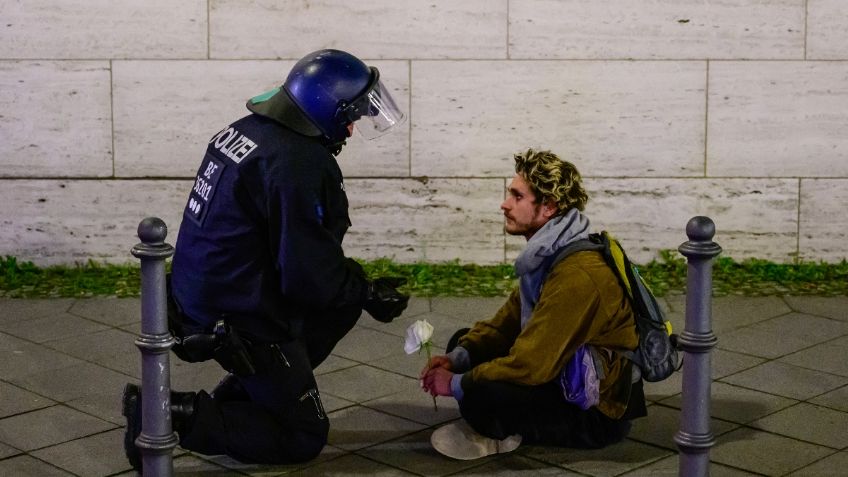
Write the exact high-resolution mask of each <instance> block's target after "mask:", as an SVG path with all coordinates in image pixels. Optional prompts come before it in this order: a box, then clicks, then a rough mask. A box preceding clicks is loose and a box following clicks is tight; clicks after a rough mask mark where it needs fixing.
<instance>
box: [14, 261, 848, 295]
mask: <svg viewBox="0 0 848 477" xmlns="http://www.w3.org/2000/svg"><path fill="white" fill-rule="evenodd" d="M360 263H361V264H362V266H363V268H364V269H365V271H366V273H367V274H368V276H369V277H378V276H400V277H404V278H406V280H407V284H406V285H405V286H404V288H403V289H404V290H405V291H407V292H408V293H410V294H412V295H415V296H506V295H508V294H509V292H510V291H511V290H512V289H513V288H514V287H515V285H516V277H515V273H514V271H513V267H512V265H485V266H484V265H473V264H461V263H459V262H446V263H413V264H400V263H396V262H393V261H391V260H388V259H379V260H371V261H365V260H361V261H360ZM686 269H687V265H686V261H685V259H684V258H683V257H682V256H680V254H679V253H677V251H664V252H662V253H661V256H660V259H659V260H654V261H652V262H650V263H648V264H645V265H640V266H639V272H640V273H641V274H642V276H643V277H644V278H645V281H646V282H647V283H648V285H649V286H650V287H651V289H652V290H653V291H654V293H655V294H656V295H657V296H664V295H666V294H680V293H685V290H686ZM140 286H141V280H140V273H139V266H138V264H128V265H107V264H98V263H95V262H88V263H85V264H77V265H73V266H51V267H37V266H35V265H33V264H32V263H31V262H19V261H18V260H17V259H16V258H15V257H8V256H7V257H2V258H0V297H7V298H48V297H89V296H117V297H135V296H138V295H139V292H140ZM713 294H714V295H715V296H722V295H744V296H764V295H816V296H837V295H848V262H846V261H845V260H843V261H842V262H839V263H824V262H803V263H796V264H778V263H774V262H769V261H767V260H759V259H747V260H744V261H741V262H737V261H735V260H733V259H730V258H724V257H720V258H718V259H717V260H715V262H714V263H713Z"/></svg>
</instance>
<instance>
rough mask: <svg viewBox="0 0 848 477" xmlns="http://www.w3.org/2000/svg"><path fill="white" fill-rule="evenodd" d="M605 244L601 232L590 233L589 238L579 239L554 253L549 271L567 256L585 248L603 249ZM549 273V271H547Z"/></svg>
mask: <svg viewBox="0 0 848 477" xmlns="http://www.w3.org/2000/svg"><path fill="white" fill-rule="evenodd" d="M603 249H604V244H603V242H601V236H600V235H599V234H589V238H585V239H581V240H577V241H575V242H571V243H570V244H568V245H566V246H565V247H563V248H561V249H560V250H559V252H557V254H556V255H554V258H553V260H551V263H550V265H548V272H550V271H551V269H552V268H554V266H556V264H558V263H559V262H561V261H563V260H564V259H565V257H567V256H569V255H571V254H573V253H577V252H583V251H585V250H603ZM545 273H546V275H547V272H545Z"/></svg>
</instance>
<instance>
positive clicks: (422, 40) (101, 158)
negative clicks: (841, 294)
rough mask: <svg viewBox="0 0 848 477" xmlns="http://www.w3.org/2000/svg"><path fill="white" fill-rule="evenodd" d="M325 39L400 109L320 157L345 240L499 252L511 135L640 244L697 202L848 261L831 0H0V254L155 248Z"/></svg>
mask: <svg viewBox="0 0 848 477" xmlns="http://www.w3.org/2000/svg"><path fill="white" fill-rule="evenodd" d="M326 47H331V48H341V49H345V50H348V51H351V52H353V53H354V54H356V55H358V56H360V57H361V58H363V59H365V60H366V61H367V62H368V63H369V64H373V65H375V66H377V67H379V68H380V71H381V74H382V75H383V77H384V79H385V81H386V83H387V84H388V85H389V86H391V87H392V88H393V90H394V94H395V96H396V98H397V99H399V102H400V106H401V107H402V108H403V109H404V110H405V111H406V112H407V113H408V117H409V120H408V121H407V122H406V123H405V124H404V125H403V127H402V128H401V129H400V130H399V131H396V132H394V133H392V134H390V135H388V136H384V137H382V138H379V139H377V140H375V141H364V140H362V139H361V138H359V137H354V138H353V139H352V140H351V141H350V144H349V145H348V146H347V147H346V149H345V151H344V152H343V153H342V155H341V156H340V164H341V166H342V169H343V171H344V173H345V175H346V188H347V191H348V195H349V198H350V202H351V215H352V221H353V228H352V229H351V230H350V233H349V235H348V237H347V238H346V240H345V248H346V250H347V252H348V254H349V255H352V256H356V257H362V258H376V257H384V256H385V257H393V258H395V259H396V260H398V261H402V262H412V261H435V262H438V261H444V260H453V259H459V260H460V261H462V262H474V263H481V264H491V263H500V262H504V261H511V260H512V259H514V257H515V256H516V254H517V253H518V251H519V250H520V249H521V247H522V246H523V239H519V238H515V237H508V236H505V235H504V233H503V230H502V223H503V221H502V216H501V214H500V211H499V209H498V206H499V204H500V202H501V200H502V198H503V190H504V187H505V186H506V184H507V183H508V181H509V178H510V177H511V176H512V159H511V158H512V154H514V153H516V152H519V151H522V150H524V149H526V148H527V147H535V148H546V149H551V150H553V151H554V152H556V153H558V154H560V155H561V156H562V157H564V158H566V159H568V160H571V161H572V162H574V163H575V164H576V165H577V166H578V168H579V169H580V170H581V172H582V173H583V175H584V176H585V181H586V186H587V188H588V190H589V192H590V196H591V199H590V202H589V205H588V209H587V213H588V214H589V216H590V218H591V219H592V222H593V227H594V228H595V229H597V230H601V229H607V230H611V231H613V232H614V233H616V234H617V235H618V236H619V237H620V238H621V239H622V241H623V242H624V244H625V246H626V247H627V249H628V250H630V253H631V255H632V256H633V258H634V259H635V260H636V261H638V262H646V261H648V260H650V259H651V258H654V257H656V256H657V252H658V251H659V250H661V249H668V248H676V247H677V246H678V245H679V244H680V243H682V242H683V241H685V240H686V237H685V233H684V227H685V224H686V221H687V220H688V219H689V218H690V217H692V216H694V215H708V216H710V217H712V218H713V219H714V221H715V222H716V226H717V231H718V233H717V236H716V241H717V242H719V243H720V244H721V245H722V247H723V248H724V250H725V255H727V256H731V257H734V258H737V259H743V258H747V257H758V258H764V259H770V260H775V261H778V262H790V261H792V260H795V259H796V258H800V259H803V260H825V261H838V260H841V259H844V258H846V257H848V240H846V238H848V233H846V230H848V214H846V210H848V2H846V1H844V0H769V1H763V0H723V1H721V2H715V1H708V0H596V1H592V2H587V1H584V0H464V1H455V0H429V1H419V0H360V1H357V2H350V1H343V0H276V1H273V0H253V1H246V0H179V1H177V0H145V1H144V2H139V1H132V0H84V1H83V0H63V1H59V0H53V1H50V0H27V1H20V0H0V255H13V256H16V257H18V258H19V259H24V260H32V261H34V262H36V263H37V264H42V265H47V264H56V263H73V262H80V261H86V260H88V259H93V260H96V261H99V262H118V263H120V262H131V261H134V259H133V258H132V257H131V256H130V254H129V249H130V247H132V246H133V245H134V244H135V243H137V241H138V239H137V237H136V235H135V232H136V227H137V225H138V222H139V221H140V220H141V219H142V218H144V217H145V216H149V215H155V216H159V217H162V218H163V219H164V220H165V221H166V222H167V224H168V226H169V229H170V231H171V232H170V235H169V239H168V241H169V242H171V243H174V242H175V240H176V234H177V230H178V228H179V223H180V220H181V214H182V208H183V206H184V203H185V200H186V198H187V195H188V190H189V187H190V185H191V183H192V178H193V177H194V174H195V169H196V168H197V166H198V164H199V162H200V160H201V157H202V155H203V151H204V150H205V145H206V142H207V141H208V139H209V138H210V137H211V136H212V135H213V134H214V133H215V132H217V131H219V130H220V129H221V128H222V127H223V126H225V125H226V124H228V123H229V122H231V121H233V120H235V119H237V118H238V117H241V116H242V115H244V114H246V110H245V109H244V101H245V100H246V99H247V98H249V97H251V96H253V95H255V94H258V93H260V92H262V91H265V90H267V89H269V88H271V87H273V86H276V85H278V84H279V83H280V82H281V81H282V79H283V78H284V76H285V74H286V73H287V71H288V69H289V68H290V67H291V65H293V64H294V62H295V61H296V60H297V59H298V58H300V57H301V56H303V55H304V54H306V53H307V52H309V51H312V50H316V49H319V48H326Z"/></svg>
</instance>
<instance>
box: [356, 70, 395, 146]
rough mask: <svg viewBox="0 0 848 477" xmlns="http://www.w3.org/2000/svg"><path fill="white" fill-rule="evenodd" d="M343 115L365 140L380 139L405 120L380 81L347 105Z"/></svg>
mask: <svg viewBox="0 0 848 477" xmlns="http://www.w3.org/2000/svg"><path fill="white" fill-rule="evenodd" d="M344 113H345V115H346V116H347V117H348V119H350V120H351V121H352V122H353V123H354V125H355V126H356V129H357V131H359V134H362V137H364V138H365V139H374V138H377V137H380V136H382V135H383V134H386V133H387V132H388V131H389V129H391V128H392V127H393V126H395V125H397V124H402V123H403V121H404V120H405V119H406V117H405V116H404V114H403V112H402V111H401V110H400V108H398V107H397V103H395V100H394V98H392V94H391V92H389V90H388V89H387V88H386V87H385V86H384V85H383V82H382V81H380V80H377V83H376V84H375V85H374V87H373V88H372V89H371V90H370V91H368V93H367V94H365V95H363V96H362V97H360V98H358V99H357V100H356V101H354V102H353V103H351V104H349V105H348V106H347V107H346V108H345V109H344Z"/></svg>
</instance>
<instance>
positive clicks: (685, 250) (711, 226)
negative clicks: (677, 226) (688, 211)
mask: <svg viewBox="0 0 848 477" xmlns="http://www.w3.org/2000/svg"><path fill="white" fill-rule="evenodd" d="M686 235H688V236H689V241H688V242H684V243H683V244H682V245H680V247H678V248H677V250H678V251H680V253H682V254H683V255H684V256H685V257H686V258H689V259H690V260H691V259H696V260H705V259H710V258H712V257H715V256H716V255H718V254H720V253H721V247H720V246H719V245H718V244H717V243H715V242H713V236H714V235H715V223H713V220H712V219H711V218H709V217H704V216H700V215H699V216H697V217H692V218H691V219H689V222H688V223H687V224H686Z"/></svg>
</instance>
